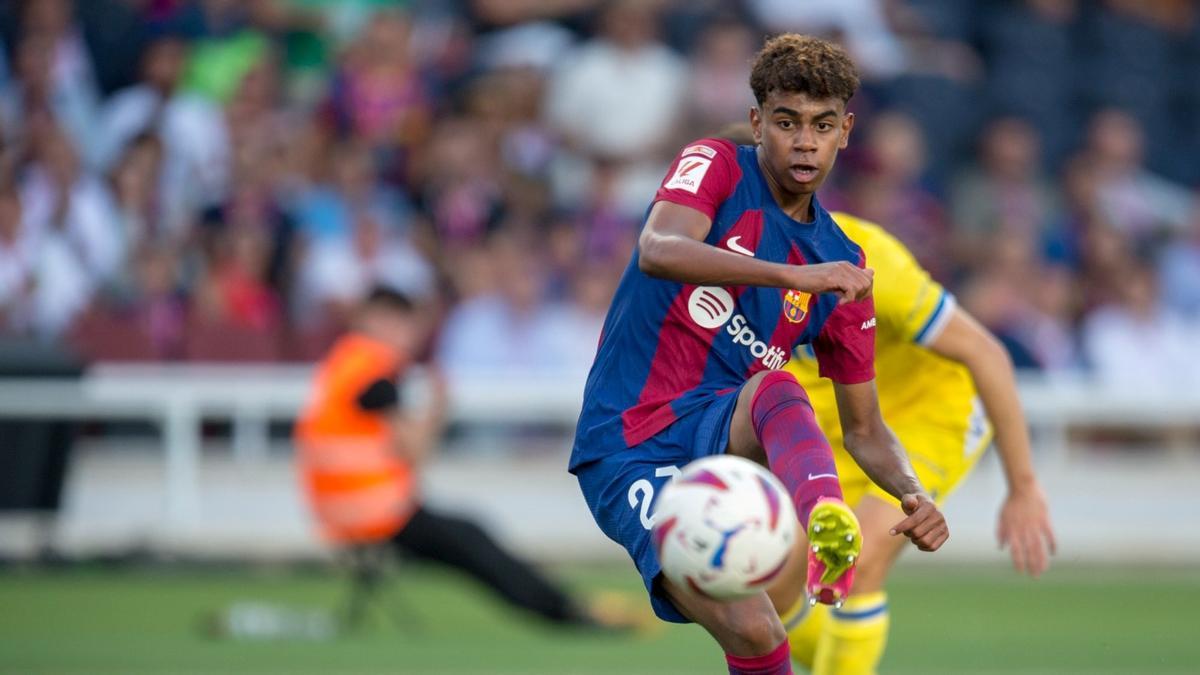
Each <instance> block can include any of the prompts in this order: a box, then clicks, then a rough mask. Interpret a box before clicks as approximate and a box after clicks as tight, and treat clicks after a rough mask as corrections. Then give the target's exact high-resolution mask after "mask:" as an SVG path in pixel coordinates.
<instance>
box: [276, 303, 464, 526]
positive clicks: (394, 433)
mask: <svg viewBox="0 0 1200 675" xmlns="http://www.w3.org/2000/svg"><path fill="white" fill-rule="evenodd" d="M355 324H356V325H355V329H354V330H353V331H352V332H351V333H349V334H347V335H345V336H344V337H342V338H341V339H339V340H338V341H337V342H336V343H335V344H334V345H333V348H332V349H331V350H330V352H329V354H328V355H327V356H326V357H325V359H324V360H323V361H322V362H321V363H320V365H319V366H318V367H317V372H316V381H315V382H314V385H313V392H312V397H311V399H310V402H309V404H308V406H307V407H306V408H305V410H304V412H303V413H302V414H301V416H300V420H299V422H298V423H297V425H296V432H295V435H296V446H297V450H298V453H299V460H300V469H301V476H302V480H303V483H304V487H305V490H306V492H307V494H308V499H309V504H310V505H311V508H312V510H313V513H314V515H315V516H316V519H317V522H318V523H319V525H320V527H321V530H322V532H323V534H324V535H325V536H326V537H327V538H329V539H331V540H333V541H335V542H338V543H359V542H370V541H378V540H382V539H388V538H390V537H392V536H393V535H395V534H396V533H397V532H399V531H400V530H401V529H402V528H403V527H404V525H405V524H406V523H407V522H408V520H409V518H411V517H412V514H413V512H414V511H415V510H416V507H417V499H416V497H417V495H416V491H417V485H416V479H415V476H414V467H413V461H415V460H419V459H420V457H419V456H417V455H416V454H415V453H416V452H418V451H422V450H423V449H424V448H425V447H426V446H427V443H428V440H429V439H428V438H423V436H428V435H429V434H422V433H417V432H418V431H432V427H434V426H436V424H437V422H438V418H440V416H441V409H440V408H441V406H440V404H439V405H435V406H433V408H434V409H433V410H432V411H431V415H430V416H428V418H427V419H424V420H410V419H404V418H402V417H401V413H400V410H399V402H400V397H399V380H400V377H401V375H402V374H403V372H404V370H406V369H407V368H408V366H409V364H410V356H409V355H410V354H412V353H414V352H415V350H416V349H417V348H418V346H419V344H420V342H421V340H422V338H423V336H422V335H421V333H422V330H421V326H420V322H419V320H418V317H417V316H416V315H415V311H414V307H413V305H412V303H411V301H409V300H408V299H407V298H405V297H404V296H402V295H400V294H399V293H395V292H392V291H387V290H382V289H380V290H376V291H375V292H373V293H372V294H371V295H370V297H369V298H368V299H367V300H366V301H365V302H364V303H363V305H362V307H361V308H360V309H359V312H358V316H357V317H356V320H355ZM414 427H421V429H417V428H414ZM421 454H424V453H423V452H421Z"/></svg>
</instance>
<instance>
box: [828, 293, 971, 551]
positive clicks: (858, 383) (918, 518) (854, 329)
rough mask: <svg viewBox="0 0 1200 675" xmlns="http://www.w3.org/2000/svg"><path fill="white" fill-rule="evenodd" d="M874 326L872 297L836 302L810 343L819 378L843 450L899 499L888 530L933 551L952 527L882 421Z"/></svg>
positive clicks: (943, 541)
mask: <svg viewBox="0 0 1200 675" xmlns="http://www.w3.org/2000/svg"><path fill="white" fill-rule="evenodd" d="M875 325H876V320H875V301H874V299H873V298H871V297H867V298H864V299H862V300H858V301H855V302H849V303H846V304H842V305H838V307H837V308H836V309H835V310H834V311H833V312H832V313H831V314H830V315H829V317H828V318H827V319H826V320H825V323H824V325H823V326H822V327H821V332H820V333H819V334H818V336H817V339H816V340H814V341H813V345H812V346H813V352H814V353H815V354H816V356H817V363H818V366H819V369H820V373H821V376H822V377H827V378H829V379H830V380H832V381H833V390H834V395H835V396H836V398H837V406H838V417H839V418H840V421H841V424H842V436H843V439H844V441H843V443H844V445H845V446H846V450H847V451H849V452H850V455H851V456H852V457H854V461H856V462H858V465H859V466H861V467H862V469H863V471H864V472H866V474H867V476H868V477H870V479H871V480H872V481H874V482H875V483H876V484H878V485H879V486H880V487H882V488H883V489H885V490H887V491H888V493H889V494H891V495H893V496H894V497H896V498H897V499H899V500H900V507H901V508H902V509H904V512H905V514H907V516H908V517H907V518H905V519H904V520H902V521H900V522H899V523H897V524H896V525H895V526H894V527H893V528H892V533H893V534H904V535H905V536H907V537H909V538H910V539H912V541H913V543H915V544H916V545H917V547H918V548H920V549H921V550H923V551H936V550H937V549H938V548H939V547H940V546H941V545H942V544H943V543H945V541H946V539H948V538H949V537H950V530H949V528H948V527H947V526H946V519H945V518H944V517H943V516H942V513H941V511H940V510H938V508H937V505H936V504H934V501H933V499H931V498H930V497H929V495H928V494H926V492H925V489H924V488H923V487H921V482H920V481H919V480H917V476H916V473H915V472H914V471H913V468H912V464H910V463H909V461H908V455H907V453H905V452H904V448H903V447H901V445H900V441H899V440H897V438H896V435H895V434H893V433H892V431H891V429H889V428H888V427H887V425H886V424H884V422H883V415H882V413H881V412H880V410H879V393H878V392H877V391H876V390H875Z"/></svg>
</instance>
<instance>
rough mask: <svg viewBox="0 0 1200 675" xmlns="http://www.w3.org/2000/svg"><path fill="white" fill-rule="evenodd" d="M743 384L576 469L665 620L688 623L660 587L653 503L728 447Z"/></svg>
mask: <svg viewBox="0 0 1200 675" xmlns="http://www.w3.org/2000/svg"><path fill="white" fill-rule="evenodd" d="M740 392H741V388H740V387H739V388H737V389H734V390H733V391H730V392H726V393H723V394H719V395H717V396H716V397H715V398H714V399H713V400H712V401H710V402H709V403H708V404H706V405H703V406H700V407H698V408H696V409H694V410H691V411H689V412H688V413H686V414H685V415H684V416H683V417H680V418H679V419H677V420H675V422H674V423H672V424H671V426H669V427H667V428H666V429H663V430H662V431H660V432H659V433H658V434H657V435H655V436H653V437H651V438H650V439H649V440H647V441H645V442H644V443H641V444H639V445H636V446H634V447H632V448H627V449H625V450H623V451H620V452H617V453H614V454H612V455H609V456H607V457H604V458H603V459H599V460H596V461H592V462H588V463H587V464H583V465H581V466H578V467H576V468H575V471H574V473H575V476H576V477H577V478H578V479H579V487H580V488H581V489H582V490H583V497H584V499H585V500H586V501H587V505H588V508H589V509H590V510H591V512H592V517H593V518H595V519H596V524H597V525H599V526H600V529H601V530H603V531H604V534H606V535H608V538H609V539H612V540H613V541H615V542H617V543H618V544H620V545H621V546H624V547H625V550H626V551H627V552H628V553H629V557H631V558H633V564H634V565H636V566H637V569H638V572H640V573H641V575H642V582H643V583H644V584H645V586H646V591H647V592H648V593H649V594H650V605H651V606H652V607H653V608H654V613H655V614H657V615H658V617H659V618H660V619H663V620H664V621H671V622H674V623H690V619H688V618H687V617H685V616H684V615H683V614H681V613H680V612H679V610H678V609H676V608H675V605H674V603H672V602H671V600H670V598H668V596H667V594H666V592H665V591H664V590H663V588H662V587H661V579H660V575H661V573H662V568H661V567H659V564H658V554H657V552H656V551H655V548H654V544H653V542H652V541H651V537H650V528H651V527H653V525H654V501H655V498H656V497H657V496H658V494H659V493H660V492H661V491H662V488H663V486H664V485H666V483H667V481H669V480H670V479H671V478H674V477H675V476H677V475H678V474H679V472H680V470H681V469H682V468H683V467H684V465H686V464H688V463H689V462H691V461H692V460H694V459H699V458H701V457H707V456H708V455H718V454H722V453H724V452H725V448H726V447H727V446H728V445H729V423H730V420H732V419H733V410H734V408H735V407H736V406H737V399H738V394H739V393H740Z"/></svg>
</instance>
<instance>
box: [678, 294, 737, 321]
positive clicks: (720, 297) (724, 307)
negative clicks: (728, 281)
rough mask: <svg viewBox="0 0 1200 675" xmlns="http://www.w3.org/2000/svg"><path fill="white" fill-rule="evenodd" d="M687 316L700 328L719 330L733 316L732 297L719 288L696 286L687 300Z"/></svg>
mask: <svg viewBox="0 0 1200 675" xmlns="http://www.w3.org/2000/svg"><path fill="white" fill-rule="evenodd" d="M688 314H690V315H691V316H692V321H695V322H696V323H697V324H699V325H700V327H701V328H719V327H720V326H723V325H725V322H726V321H728V320H729V317H730V316H732V315H733V296H732V295H730V294H729V291H727V290H725V289H724V288H721V287H720V286H697V287H696V290H694V291H692V295H691V297H690V298H688Z"/></svg>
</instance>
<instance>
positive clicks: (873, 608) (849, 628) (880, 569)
mask: <svg viewBox="0 0 1200 675" xmlns="http://www.w3.org/2000/svg"><path fill="white" fill-rule="evenodd" d="M855 511H856V512H857V514H858V517H859V521H860V522H861V523H862V528H863V530H862V531H863V546H862V556H861V558H860V559H859V563H858V571H857V575H856V576H855V578H854V585H853V587H852V588H851V589H850V598H849V599H848V600H846V603H845V604H844V605H843V606H842V607H841V608H839V609H834V610H832V611H830V613H829V617H828V619H827V620H826V621H825V625H824V629H823V630H822V631H821V635H820V638H819V639H818V641H817V645H816V650H815V653H814V658H813V674H814V675H871V674H873V673H875V672H876V669H877V668H878V667H879V661H880V660H881V659H882V658H883V651H884V648H885V647H886V646H887V635H888V628H889V625H890V620H889V617H888V611H887V594H886V592H885V591H884V584H885V583H886V581H887V576H888V573H889V572H890V571H891V568H892V565H893V564H895V562H896V559H897V558H898V557H899V556H900V553H901V552H902V551H903V550H904V546H905V543H906V542H907V541H908V540H907V539H905V538H904V537H898V536H897V537H893V536H891V535H890V534H888V528H889V527H891V525H892V524H894V523H895V522H896V521H897V520H898V519H900V518H903V517H904V513H903V512H902V511H901V510H900V509H899V507H897V506H895V505H893V504H891V503H889V502H886V501H884V500H882V499H880V498H878V497H875V496H872V495H869V494H868V495H866V496H864V497H863V499H862V501H861V502H859V504H858V507H857V508H856V509H855Z"/></svg>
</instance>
